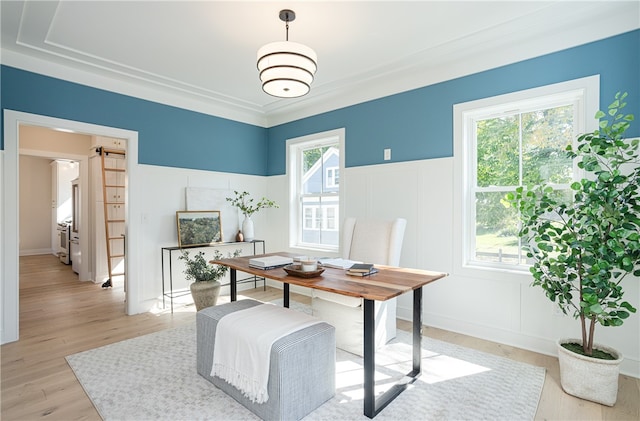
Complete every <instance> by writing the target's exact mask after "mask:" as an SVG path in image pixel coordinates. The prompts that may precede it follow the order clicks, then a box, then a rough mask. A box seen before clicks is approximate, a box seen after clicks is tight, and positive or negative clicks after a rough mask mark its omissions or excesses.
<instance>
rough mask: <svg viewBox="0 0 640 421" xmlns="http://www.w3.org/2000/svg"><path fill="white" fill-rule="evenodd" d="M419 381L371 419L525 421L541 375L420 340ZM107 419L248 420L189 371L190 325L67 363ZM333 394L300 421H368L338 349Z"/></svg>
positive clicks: (406, 337)
mask: <svg viewBox="0 0 640 421" xmlns="http://www.w3.org/2000/svg"><path fill="white" fill-rule="evenodd" d="M410 344H411V337H410V334H409V333H408V332H404V331H398V337H397V339H395V340H394V341H392V343H390V344H389V345H387V346H386V347H385V348H384V349H382V350H380V351H378V353H377V354H376V384H377V386H376V393H379V392H381V391H383V390H385V389H386V388H388V387H390V386H391V385H392V384H393V383H395V382H396V381H397V380H398V379H400V378H402V376H403V375H404V374H406V373H407V372H409V371H410V369H411V345H410ZM422 349H423V351H422V376H421V377H419V378H418V380H417V381H416V382H415V383H414V384H413V385H411V386H409V388H408V389H407V390H405V391H404V392H403V393H402V394H401V395H400V396H399V397H398V398H396V399H395V400H394V401H393V402H392V403H391V404H389V406H387V407H386V408H385V409H384V410H383V411H382V412H381V413H380V414H378V416H376V418H375V419H376V420H403V421H406V420H532V419H534V417H535V414H536V409H537V406H538V402H539V400H540V394H541V392H542V386H543V384H544V378H545V370H544V369H543V368H541V367H535V366H532V365H529V364H524V363H520V362H516V361H512V360H509V359H506V358H502V357H498V356H494V355H491V354H487V353H483V352H479V351H475V350H472V349H468V348H464V347H461V346H457V345H453V344H449V343H446V342H442V341H438V340H434V339H430V338H423V340H422ZM66 359H67V362H68V363H69V365H70V366H71V368H72V369H73V371H74V373H75V375H76V377H77V378H78V380H79V381H80V383H81V384H82V387H83V388H84V390H85V391H86V393H87V395H88V396H89V398H90V399H91V401H92V402H93V404H94V405H95V407H96V409H97V410H98V412H99V413H100V416H101V417H102V418H103V419H105V420H136V421H140V420H253V419H257V417H256V416H255V415H254V414H253V413H252V412H250V411H248V410H247V409H245V408H244V407H243V406H242V405H240V404H238V403H237V402H236V401H235V400H233V399H232V398H230V397H229V396H227V395H226V394H225V393H224V392H222V391H221V390H219V389H217V388H216V387H215V386H214V385H212V384H211V383H209V382H208V381H206V380H205V379H204V378H202V377H200V376H199V375H198V374H197V372H196V329H195V322H194V323H192V324H188V325H185V326H182V327H178V328H174V329H169V330H164V331H161V332H156V333H152V334H149V335H145V336H141V337H138V338H134V339H129V340H126V341H122V342H118V343H114V344H111V345H106V346H103V347H100V348H96V349H92V350H89V351H85V352H81V353H78V354H74V355H70V356H67V357H66ZM336 371H337V373H336V374H337V375H336V395H335V397H334V398H333V399H331V400H329V401H328V402H326V403H325V404H324V405H322V406H321V407H319V408H318V409H316V410H315V411H313V412H312V413H311V414H309V415H308V416H307V417H305V418H304V419H305V420H367V419H368V418H367V417H365V416H364V415H363V402H362V399H363V389H362V379H363V370H362V359H361V358H360V357H358V356H356V355H353V354H350V353H348V352H344V351H341V350H337V361H336Z"/></svg>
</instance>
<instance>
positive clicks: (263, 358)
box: [211, 304, 321, 403]
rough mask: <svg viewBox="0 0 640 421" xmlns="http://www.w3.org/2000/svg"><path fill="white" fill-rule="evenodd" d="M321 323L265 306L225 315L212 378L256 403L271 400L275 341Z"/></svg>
mask: <svg viewBox="0 0 640 421" xmlns="http://www.w3.org/2000/svg"><path fill="white" fill-rule="evenodd" d="M320 322H321V320H320V319H317V318H315V317H312V316H309V315H307V314H305V313H301V312H298V311H294V310H290V309H287V308H283V307H278V306H275V305H272V304H263V305H258V306H255V307H250V308H248V309H245V310H240V311H235V312H233V313H230V314H227V315H226V316H223V317H222V318H221V319H220V321H219V322H218V326H217V327H216V338H215V343H214V347H213V368H212V369H211V375H212V376H218V377H220V378H221V379H223V380H225V381H226V382H227V383H229V384H231V385H232V386H234V387H236V388H237V389H238V390H240V391H241V392H242V393H243V394H244V396H246V397H247V398H249V399H250V400H251V401H252V402H257V403H264V402H266V401H267V400H268V399H269V394H268V392H267V384H268V383H269V363H270V357H271V346H272V345H273V343H274V342H275V341H277V340H278V339H280V338H282V337H283V336H286V335H288V334H290V333H292V332H295V331H297V330H300V329H302V328H305V327H307V326H311V325H314V324H316V323H320Z"/></svg>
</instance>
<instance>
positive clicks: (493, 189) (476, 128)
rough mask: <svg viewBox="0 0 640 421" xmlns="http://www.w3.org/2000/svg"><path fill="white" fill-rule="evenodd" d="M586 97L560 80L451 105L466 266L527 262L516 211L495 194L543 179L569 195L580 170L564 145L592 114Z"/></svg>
mask: <svg viewBox="0 0 640 421" xmlns="http://www.w3.org/2000/svg"><path fill="white" fill-rule="evenodd" d="M586 79H590V78H586ZM569 84H570V83H569ZM570 85H571V84H570ZM586 101H587V89H584V88H583V89H576V88H575V87H573V86H568V87H564V89H563V84H558V85H552V87H546V88H538V89H534V90H530V91H524V92H520V93H514V94H510V95H504V96H501V97H497V98H489V99H486V100H480V101H475V102H474V103H468V104H463V106H462V107H461V108H462V109H458V110H456V113H455V117H456V121H457V122H458V124H459V125H460V127H459V130H456V136H460V137H461V139H460V143H461V144H460V145H459V146H461V147H460V148H459V149H460V150H461V151H463V152H462V156H461V157H460V159H461V160H463V165H462V167H461V169H460V170H461V172H462V173H463V174H462V176H461V177H460V180H461V184H462V185H461V186H460V189H459V191H460V194H461V196H462V200H461V205H462V230H461V233H460V236H461V242H460V245H461V249H462V261H463V266H467V267H477V268H489V269H490V268H495V269H516V270H518V269H520V270H525V269H527V267H528V262H527V260H526V252H524V251H523V248H522V246H523V245H522V242H521V240H520V238H518V235H517V232H518V221H519V218H518V214H517V211H516V210H515V209H513V208H506V207H504V206H503V205H502V203H501V202H500V200H501V199H502V198H503V197H504V195H505V194H506V193H508V192H511V191H513V190H514V189H515V188H516V187H518V186H532V185H536V184H547V183H548V184H550V185H551V186H552V187H553V188H554V189H555V190H556V191H557V192H558V195H561V196H562V195H566V197H567V200H570V197H571V196H570V191H571V190H570V185H571V183H572V181H573V180H574V179H576V178H581V176H582V174H581V172H580V170H579V169H578V168H577V166H575V165H574V163H573V162H572V160H571V159H568V158H567V157H566V153H565V148H566V146H567V145H569V144H571V143H572V142H574V141H575V139H576V138H577V136H578V134H580V133H584V132H585V131H586V129H587V126H586V124H587V121H586V118H585V115H589V114H590V116H593V115H595V110H597V102H596V104H595V108H593V113H590V112H585V109H586V106H585V102H586ZM456 107H458V106H456ZM594 121H595V120H594ZM457 149H458V148H457ZM457 153H458V152H457V151H456V154H457Z"/></svg>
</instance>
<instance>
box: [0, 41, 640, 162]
mask: <svg viewBox="0 0 640 421" xmlns="http://www.w3.org/2000/svg"><path fill="white" fill-rule="evenodd" d="M0 71H1V74H0V78H1V83H0V99H1V105H2V109H5V108H6V109H11V110H15V111H23V112H28V113H33V114H42V115H46V116H51V117H58V118H63V119H68V120H76V121H82V122H87V123H93V124H99V125H104V126H112V127H119V128H123V129H129V130H135V131H137V132H139V161H140V163H143V164H152V165H162V166H169V167H182V168H192V169H202V170H212V171H224V172H233V173H241V174H255V175H279V174H284V173H285V168H286V166H285V141H286V139H289V138H293V137H299V136H304V135H307V134H311V133H317V132H321V131H326V130H332V129H336V128H340V127H344V128H345V129H346V151H345V162H346V166H347V167H353V166H361V165H371V164H381V163H384V162H385V161H383V159H382V158H383V156H382V151H383V149H384V148H391V149H392V157H393V160H392V161H391V162H401V161H412V160H419V159H430V158H439V157H450V156H452V155H453V105H454V104H457V103H460V102H466V101H471V100H475V99H479V98H485V97H489V96H494V95H500V94H503V93H508V92H513V91H518V90H522V89H528V88H532V87H537V86H542V85H547V84H551V83H557V82H563V81H566V80H570V79H576V78H580V77H585V76H591V75H596V74H600V81H601V87H600V97H601V101H602V103H601V108H604V107H606V106H607V105H608V104H609V103H610V102H611V101H612V99H613V96H614V94H615V93H616V92H618V91H627V92H629V98H628V107H627V112H630V113H633V114H635V115H636V117H637V119H638V120H637V122H636V123H634V124H632V130H631V131H630V133H629V134H630V135H631V136H640V30H636V31H632V32H629V33H626V34H622V35H619V36H616V37H612V38H608V39H605V40H602V41H598V42H594V43H590V44H586V45H583V46H579V47H575V48H571V49H568V50H565V51H561V52H558V53H554V54H549V55H545V56H542V57H538V58H534V59H531V60H526V61H523V62H520V63H516V64H512V65H509V66H504V67H500V68H496V69H492V70H488V71H485V72H482V73H477V74H474V75H470V76H466V77H462V78H458V79H454V80H450V81H446V82H442V83H438V84H434V85H430V86H426V87H423V88H419V89H415V90H412V91H408V92H404V93H401V94H397V95H391V96H388V97H385V98H380V99H377V100H373V101H368V102H365V103H362V104H357V105H353V106H350V107H346V108H342V109H339V110H335V111H331V112H327V113H323V114H319V115H316V116H312V117H309V118H305V119H301V120H297V121H294V122H291V123H287V124H282V125H279V126H275V127H272V128H269V129H264V128H261V127H258V126H252V125H249V124H244V123H239V122H235V121H231V120H226V119H223V118H218V117H212V116H209V115H205V114H201V113H197V112H193V111H187V110H183V109H180V108H176V107H171V106H167V105H161V104H158V103H154V102H150V101H145V100H141V99H137V98H133V97H130V96H126V95H121V94H116V93H113V92H108V91H104V90H100V89H95V88H90V87H87V86H83V85H79V84H75V83H70V82H65V81H62V80H59V79H54V78H50V77H47V76H42V75H38V74H35V73H30V72H26V71H22V70H18V69H14V68H11V67H7V66H2V67H1V68H0ZM0 145H1V147H2V148H4V139H3V140H2V142H1V143H0ZM239 157H242V159H239Z"/></svg>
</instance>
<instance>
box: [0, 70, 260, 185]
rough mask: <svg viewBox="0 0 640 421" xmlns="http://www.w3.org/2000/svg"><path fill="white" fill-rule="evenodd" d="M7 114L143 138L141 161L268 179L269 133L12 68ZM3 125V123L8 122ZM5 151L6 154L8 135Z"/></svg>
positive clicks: (6, 82)
mask: <svg viewBox="0 0 640 421" xmlns="http://www.w3.org/2000/svg"><path fill="white" fill-rule="evenodd" d="M0 71H1V72H2V73H1V74H0V78H1V85H0V86H1V87H0V89H1V90H0V93H1V99H2V101H1V102H2V109H3V110H4V109H10V110H14V111H22V112H27V113H32V114H40V115H45V116H49V117H56V118H62V119H66V120H75V121H81V122H84V123H92V124H99V125H102V126H110V127H117V128H121V129H128V130H134V131H137V132H138V160H139V162H140V163H141V164H152V165H162V166H167V167H181V168H192V169H201V170H213V171H225V172H234V173H241V174H254V175H265V173H266V168H267V142H266V135H267V133H266V130H265V129H264V128H263V127H259V126H253V125H249V124H244V123H239V122H236V121H232V120H226V119H223V118H219V117H213V116H210V115H206V114H201V113H197V112H193V111H187V110H184V109H180V108H176V107H171V106H168V105H162V104H158V103H155V102H151V101H145V100H142V99H138V98H134V97H130V96H126V95H121V94H116V93H113V92H109V91H104V90H101V89H96V88H91V87H87V86H84V85H79V84H76V83H71V82H66V81H63V80H60V79H54V78H51V77H47V76H42V75H39V74H36V73H31V72H27V71H23V70H19V69H15V68H12V67H8V66H2V68H1V69H0ZM3 123H4V122H3ZM2 133H3V139H2V148H3V149H4V131H2Z"/></svg>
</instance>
